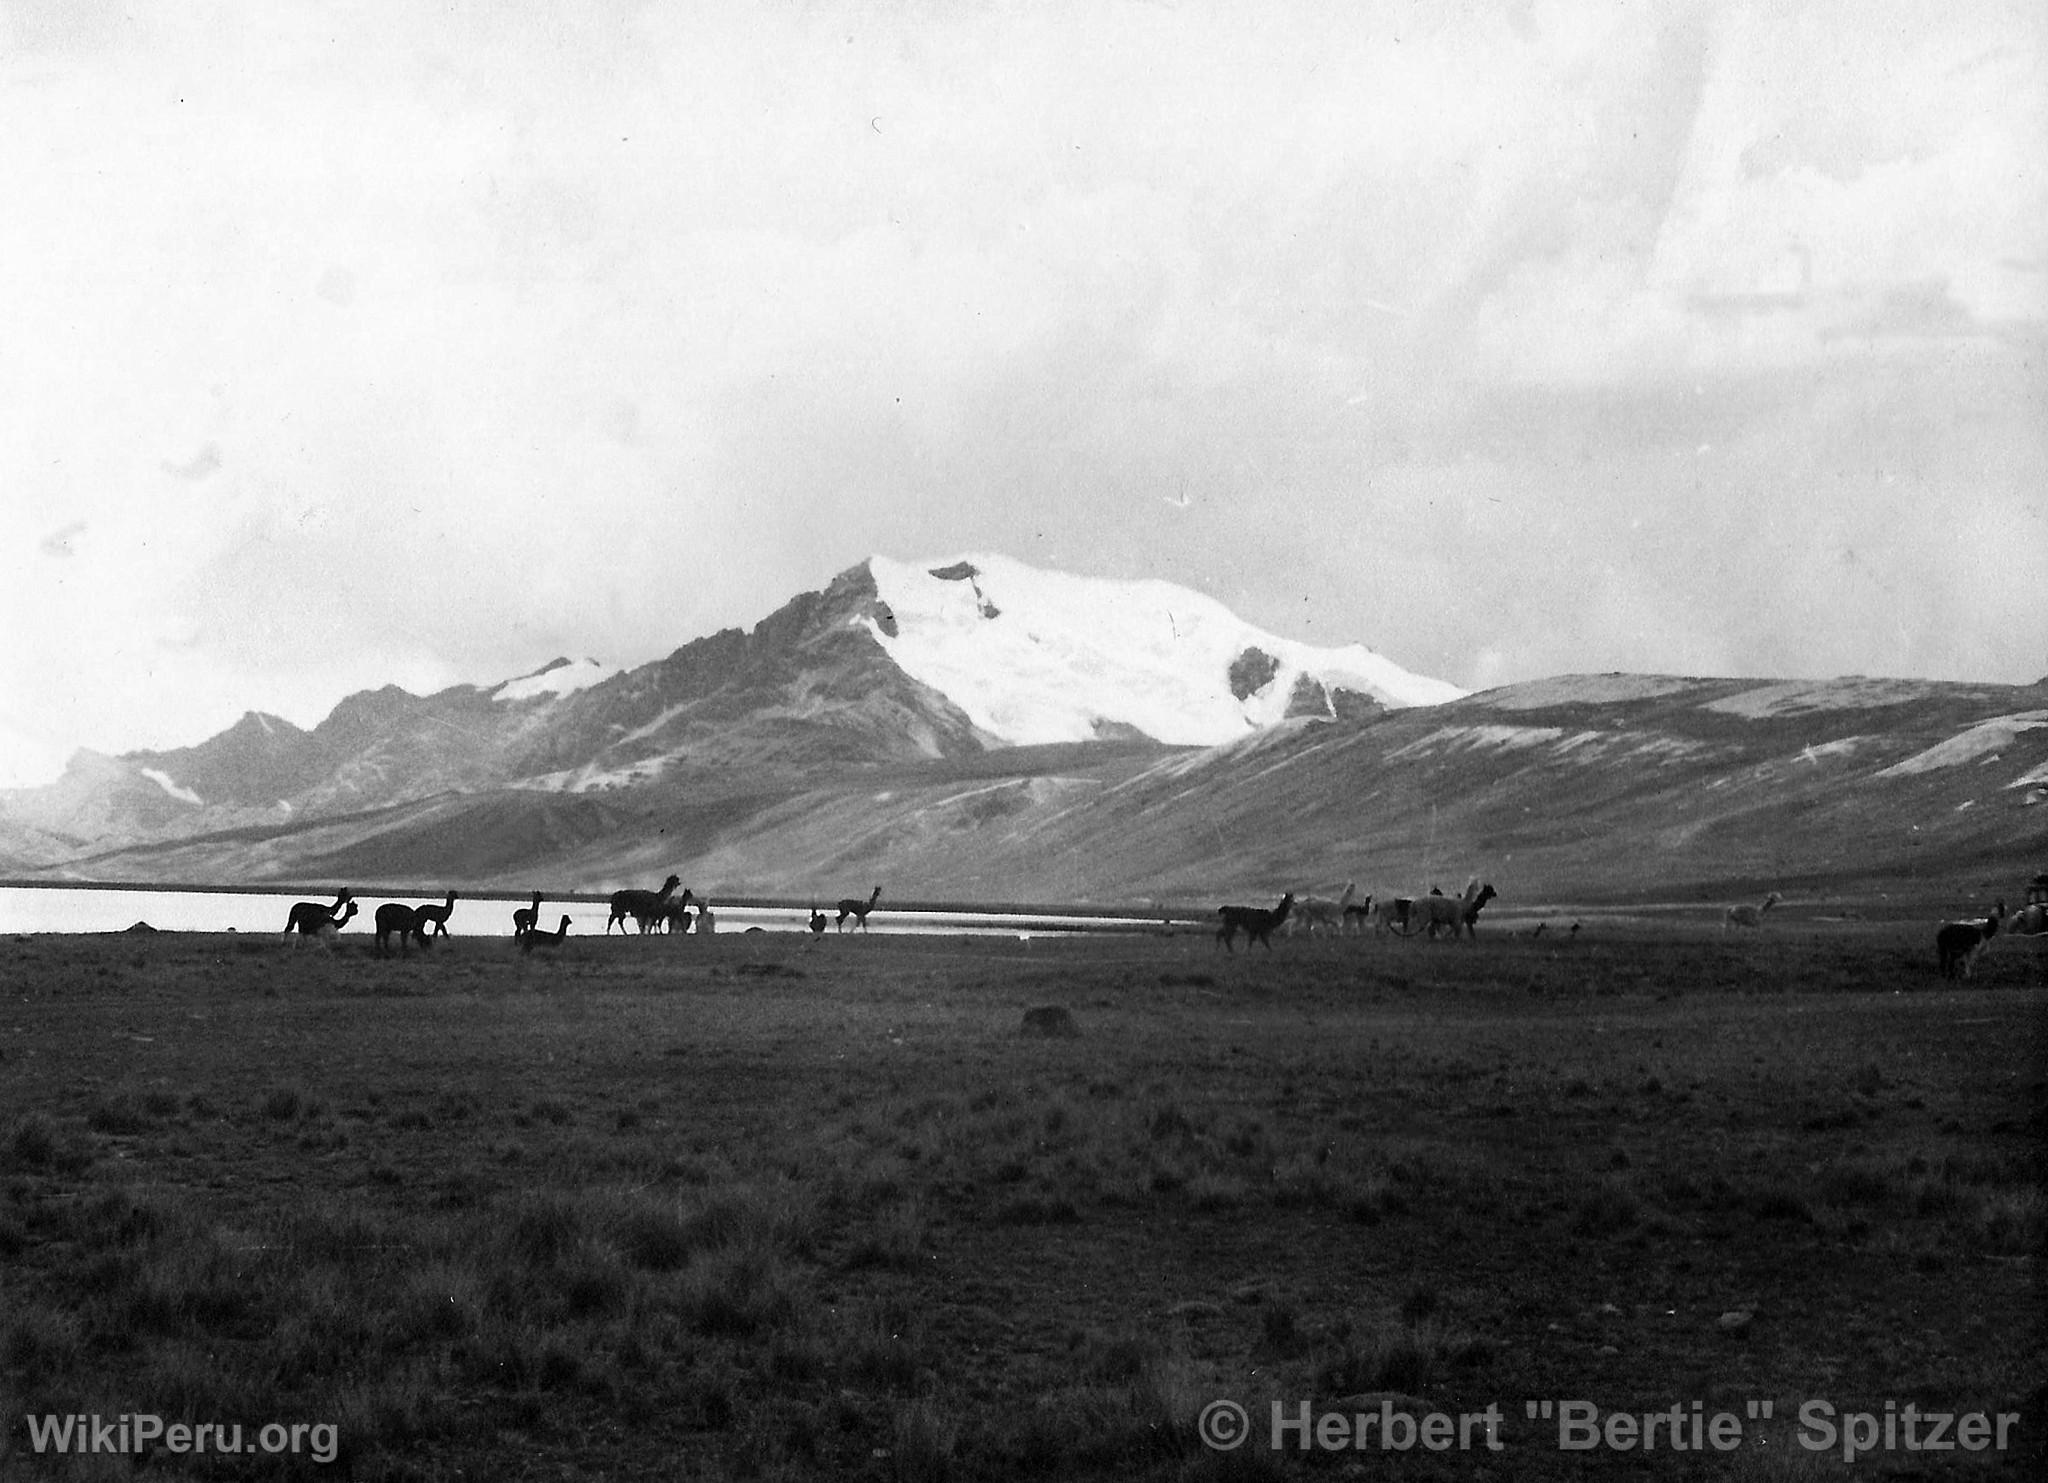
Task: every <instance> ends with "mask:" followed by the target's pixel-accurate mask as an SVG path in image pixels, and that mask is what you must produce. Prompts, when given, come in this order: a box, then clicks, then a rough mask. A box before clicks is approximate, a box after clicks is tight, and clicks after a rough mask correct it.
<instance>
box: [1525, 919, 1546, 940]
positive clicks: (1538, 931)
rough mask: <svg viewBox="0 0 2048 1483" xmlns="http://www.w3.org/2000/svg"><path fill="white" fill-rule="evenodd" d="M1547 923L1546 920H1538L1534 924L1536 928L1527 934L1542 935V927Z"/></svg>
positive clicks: (1532, 935)
mask: <svg viewBox="0 0 2048 1483" xmlns="http://www.w3.org/2000/svg"><path fill="white" fill-rule="evenodd" d="M1549 925H1550V923H1548V922H1538V923H1537V924H1536V930H1535V931H1534V932H1531V933H1530V934H1529V935H1530V936H1531V937H1541V936H1542V935H1543V929H1544V928H1545V927H1548V926H1549Z"/></svg>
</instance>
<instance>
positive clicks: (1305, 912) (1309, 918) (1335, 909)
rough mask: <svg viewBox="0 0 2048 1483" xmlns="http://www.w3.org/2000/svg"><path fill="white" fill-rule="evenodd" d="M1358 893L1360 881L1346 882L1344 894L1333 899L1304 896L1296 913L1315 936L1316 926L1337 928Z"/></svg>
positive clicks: (1296, 916) (1306, 929)
mask: <svg viewBox="0 0 2048 1483" xmlns="http://www.w3.org/2000/svg"><path fill="white" fill-rule="evenodd" d="M1357 894H1358V882H1357V881H1346V882H1344V894H1343V895H1342V896H1339V897H1338V898H1337V899H1336V900H1335V901H1332V900H1331V899H1330V898H1329V897H1327V896H1304V897H1302V898H1301V900H1300V902H1298V903H1297V904H1296V906H1295V909H1294V915H1295V918H1296V920H1298V921H1299V922H1300V923H1301V925H1302V928H1303V930H1304V931H1306V932H1307V933H1308V934H1309V936H1311V937H1313V936H1315V931H1316V928H1318V927H1329V928H1331V929H1332V930H1335V928H1336V927H1337V925H1338V923H1339V922H1341V921H1342V920H1343V919H1344V910H1345V908H1346V907H1348V906H1350V905H1351V898H1352V897H1353V896H1355V895H1357Z"/></svg>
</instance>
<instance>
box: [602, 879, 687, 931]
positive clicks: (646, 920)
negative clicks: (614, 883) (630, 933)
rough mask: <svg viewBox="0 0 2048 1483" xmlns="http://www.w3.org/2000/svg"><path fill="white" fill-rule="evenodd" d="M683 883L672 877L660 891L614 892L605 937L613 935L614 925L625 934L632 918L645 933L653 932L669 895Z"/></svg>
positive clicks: (664, 883)
mask: <svg viewBox="0 0 2048 1483" xmlns="http://www.w3.org/2000/svg"><path fill="white" fill-rule="evenodd" d="M682 883H683V882H682V878H681V877H679V876H673V875H672V876H670V877H669V878H668V879H667V880H666V881H663V882H662V886H661V889H660V890H659V891H639V890H626V891H614V892H612V914H611V916H609V917H608V918H606V919H605V924H604V935H605V936H607V937H609V936H611V935H612V925H613V924H614V923H616V924H617V925H618V928H619V930H620V931H621V932H624V931H625V930H626V918H627V917H631V918H632V919H633V921H634V922H635V923H636V924H637V925H638V926H639V928H640V930H641V931H642V932H643V933H644V932H651V931H652V930H653V929H654V919H655V918H656V917H657V916H659V915H660V914H661V910H662V908H663V907H664V906H666V905H667V904H668V898H669V895H670V894H671V893H672V892H673V891H674V890H675V888H676V887H677V886H679V885H681V884H682ZM683 894H684V895H688V894H689V893H688V892H687V891H686V892H684V893H683Z"/></svg>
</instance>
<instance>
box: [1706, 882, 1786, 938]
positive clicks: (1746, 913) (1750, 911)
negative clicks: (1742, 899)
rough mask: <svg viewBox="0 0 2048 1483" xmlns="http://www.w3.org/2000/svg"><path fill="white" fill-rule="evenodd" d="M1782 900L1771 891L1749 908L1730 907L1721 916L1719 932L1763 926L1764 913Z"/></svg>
mask: <svg viewBox="0 0 2048 1483" xmlns="http://www.w3.org/2000/svg"><path fill="white" fill-rule="evenodd" d="M1784 899H1785V898H1784V897H1782V896H1780V895H1779V894H1778V893H1777V892H1776V891H1773V892H1771V894H1770V895H1768V896H1766V897H1764V899H1763V900H1761V901H1759V902H1758V903H1757V904H1756V905H1755V906H1750V905H1748V904H1747V903H1744V904H1743V905H1741V906H1731V907H1729V908H1728V910H1727V911H1726V912H1724V913H1723V914H1722V916H1721V930H1722V931H1723V932H1726V931H1727V930H1728V929H1729V928H1730V927H1751V928H1755V927H1761V926H1762V925H1763V924H1764V913H1765V912H1767V911H1769V910H1770V909H1771V908H1772V907H1774V906H1776V905H1777V904H1778V903H1779V902H1780V901H1783V900H1784Z"/></svg>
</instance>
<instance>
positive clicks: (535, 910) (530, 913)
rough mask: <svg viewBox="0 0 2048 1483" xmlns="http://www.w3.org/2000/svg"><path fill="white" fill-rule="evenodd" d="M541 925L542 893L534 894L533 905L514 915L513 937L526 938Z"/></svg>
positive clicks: (521, 909)
mask: <svg viewBox="0 0 2048 1483" xmlns="http://www.w3.org/2000/svg"><path fill="white" fill-rule="evenodd" d="M539 925H540V892H538V891H535V892H534V893H533V905H531V906H522V907H520V908H519V910H517V911H515V912H513V913H512V935H513V936H514V937H515V938H518V937H524V936H525V935H526V934H527V933H529V932H531V931H532V930H533V929H534V928H535V927H538V926H539Z"/></svg>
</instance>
